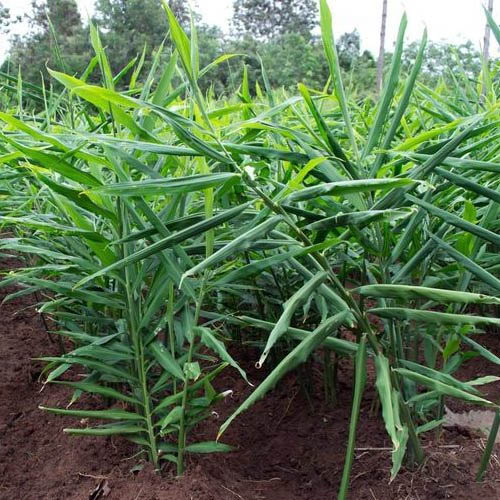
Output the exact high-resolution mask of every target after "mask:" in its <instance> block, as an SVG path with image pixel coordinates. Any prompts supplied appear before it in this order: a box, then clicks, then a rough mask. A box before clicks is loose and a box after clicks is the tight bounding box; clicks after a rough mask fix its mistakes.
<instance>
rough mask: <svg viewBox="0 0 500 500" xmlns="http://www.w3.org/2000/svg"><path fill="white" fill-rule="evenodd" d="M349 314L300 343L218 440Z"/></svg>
mask: <svg viewBox="0 0 500 500" xmlns="http://www.w3.org/2000/svg"><path fill="white" fill-rule="evenodd" d="M347 316H348V313H347V312H341V313H338V314H336V315H335V316H332V317H331V318H329V319H327V320H326V321H324V322H322V323H321V324H320V325H319V326H318V328H316V330H314V331H313V332H311V333H310V334H309V335H307V337H305V338H304V340H302V342H300V344H298V345H297V346H296V347H295V348H294V349H293V350H292V351H291V352H290V353H289V354H287V356H285V358H284V359H283V360H282V361H280V363H279V364H278V366H276V368H274V369H273V371H272V372H271V373H270V374H269V375H268V376H267V377H266V378H265V379H264V381H263V382H261V384H260V385H259V386H258V387H257V388H256V389H255V390H254V391H253V392H252V394H251V395H250V396H249V397H248V398H247V399H246V400H245V401H244V402H243V403H242V404H241V405H240V406H239V407H238V408H237V409H236V411H234V412H233V413H232V414H231V416H230V417H229V418H228V419H227V420H226V421H225V422H224V423H223V424H222V426H221V428H220V430H219V433H218V435H217V439H219V438H220V436H221V435H222V434H223V433H224V432H225V431H226V429H227V428H228V427H229V425H230V424H231V422H232V421H233V420H234V419H235V418H236V417H237V416H238V415H239V414H241V413H243V412H244V411H245V410H248V409H249V408H250V407H251V406H252V405H253V404H254V403H255V402H256V401H258V400H259V399H261V398H262V397H264V395H265V394H266V393H267V392H269V391H270V390H271V389H272V388H273V387H274V386H275V385H276V384H277V383H278V381H279V380H280V379H281V378H282V377H283V376H284V375H285V374H286V373H288V372H289V371H290V370H293V369H294V368H295V367H296V366H298V365H300V364H301V363H304V362H305V361H306V360H307V358H308V357H309V356H310V354H311V353H312V352H313V351H314V349H316V348H317V347H318V346H319V345H321V344H322V343H323V341H324V340H325V338H326V337H328V335H329V334H330V333H331V332H332V331H333V330H335V329H336V328H338V327H339V326H340V325H341V324H342V323H343V322H344V321H345V320H346V318H347Z"/></svg>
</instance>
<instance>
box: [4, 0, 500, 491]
mask: <svg viewBox="0 0 500 500" xmlns="http://www.w3.org/2000/svg"><path fill="white" fill-rule="evenodd" d="M165 9H166V12H167V18H168V22H169V26H170V35H171V37H172V40H173V42H174V44H175V47H176V50H175V52H174V53H173V54H172V56H171V58H170V63H169V64H168V65H167V67H166V68H164V70H163V72H160V70H159V67H160V66H159V61H160V51H159V52H158V53H157V55H156V59H155V61H154V64H153V67H152V69H151V72H150V74H149V75H147V76H146V77H145V79H144V83H143V84H142V86H138V85H137V78H138V70H137V69H136V71H135V73H134V78H133V82H132V84H131V88H130V91H128V92H123V93H118V92H116V91H115V90H114V81H115V79H116V78H117V77H116V76H113V75H112V74H111V71H110V69H109V68H110V66H109V63H108V61H107V57H106V53H105V50H104V49H103V47H102V45H101V42H100V39H99V33H98V30H97V29H96V28H95V27H92V30H91V39H92V45H93V47H94V50H95V52H96V58H97V62H98V64H97V66H98V67H99V68H100V71H101V75H102V86H95V85H88V84H87V83H86V79H87V77H88V75H89V72H91V71H94V69H93V67H92V68H90V69H89V71H88V72H86V73H85V74H84V75H83V76H81V77H80V78H77V77H74V76H70V75H66V74H64V73H61V72H59V71H54V70H51V72H50V73H51V75H52V77H53V79H54V81H55V82H58V83H59V84H60V85H62V86H63V87H64V90H62V91H61V92H59V93H58V92H56V91H55V90H50V91H48V92H41V90H40V89H37V88H36V87H33V86H26V88H24V85H23V82H22V79H20V78H19V79H18V81H17V89H18V92H17V93H16V96H17V98H18V99H17V102H16V100H15V99H14V100H12V98H7V97H6V95H5V96H3V99H4V100H5V101H8V102H9V106H10V107H9V109H8V110H7V111H6V112H2V113H0V120H1V121H2V122H3V124H4V125H3V127H2V131H1V133H0V163H1V164H2V166H3V168H2V173H1V176H0V179H1V180H0V182H1V194H2V198H1V199H0V213H1V220H2V225H3V226H4V227H9V228H11V229H12V230H13V231H14V232H15V235H14V236H13V237H11V238H4V239H2V240H1V242H0V247H1V249H2V251H9V252H13V251H14V252H18V253H20V254H23V255H26V259H27V265H26V267H25V268H23V269H21V270H17V271H13V272H11V273H10V274H9V275H8V276H7V277H6V278H5V279H4V280H3V281H2V285H3V286H5V285H7V284H8V283H11V282H12V281H16V282H18V283H21V284H22V285H23V288H21V289H20V291H18V292H15V293H14V294H13V295H11V296H9V297H8V298H12V297H13V296H19V295H20V294H29V293H33V292H34V291H36V292H39V293H41V294H43V298H42V300H41V301H40V303H39V304H38V308H39V310H40V311H41V312H43V313H44V314H46V315H49V316H50V317H51V318H53V320H54V321H55V322H56V324H57V329H56V330H55V333H56V334H57V335H60V336H63V337H65V338H66V339H68V340H69V342H70V344H71V346H72V350H71V351H70V352H68V353H61V355H60V356H57V357H46V358H43V360H44V361H45V362H46V366H45V370H44V374H45V375H46V379H45V383H61V384H65V385H67V386H68V387H69V388H70V389H71V391H72V396H71V399H70V402H69V404H68V405H67V407H65V408H44V409H45V410H47V411H50V412H53V413H57V414H62V415H70V416H74V417H75V419H81V418H89V419H90V421H91V422H92V424H91V425H88V426H86V427H81V426H80V427H78V426H77V427H74V428H70V429H65V432H69V433H71V434H77V435H105V436H107V435H112V434H119V435H122V436H123V437H124V438H125V439H128V440H130V441H132V442H134V443H136V444H137V445H138V446H139V447H140V449H141V450H142V452H143V453H144V455H145V456H147V457H148V459H149V460H150V461H151V462H152V463H153V465H154V466H155V468H157V469H160V468H161V467H162V466H163V463H164V462H165V461H167V462H173V463H174V464H175V466H176V468H177V472H178V474H179V475H181V474H182V473H183V471H184V461H185V459H184V457H185V454H186V453H212V452H226V451H230V450H231V447H230V446H229V445H226V444H223V443H222V442H221V441H219V438H221V437H222V436H223V433H224V431H225V430H226V429H227V427H228V426H229V425H230V424H231V422H232V421H233V420H234V419H235V418H237V417H238V416H239V415H240V414H241V413H242V412H244V411H246V410H249V409H251V407H252V405H253V403H254V402H255V401H257V400H258V399H259V398H261V397H264V396H265V394H266V393H267V392H268V391H269V390H271V389H272V388H273V387H274V386H275V385H276V384H277V383H279V380H280V379H281V378H282V377H283V375H284V374H285V373H287V372H288V371H290V370H292V369H294V368H296V367H297V366H298V365H300V364H301V363H304V362H305V361H306V360H307V359H309V358H311V357H315V358H316V359H317V360H318V362H320V363H323V368H324V383H325V397H326V398H330V399H331V400H332V401H335V400H336V397H335V390H336V389H335V388H336V383H335V377H336V375H335V374H336V365H337V363H338V359H339V357H349V358H352V359H353V361H354V364H355V386H354V394H353V405H352V415H351V421H350V425H349V439H348V445H347V450H346V460H345V468H344V473H343V477H342V482H341V486H340V491H339V498H345V497H346V495H347V491H348V486H349V477H350V470H351V466H352V462H353V456H354V455H353V452H354V447H355V441H356V426H357V422H358V419H359V410H360V403H361V400H362V397H363V390H364V387H365V385H366V364H367V359H368V358H371V359H373V360H374V362H375V366H376V388H377V391H378V395H379V400H380V407H381V414H382V418H383V419H384V422H385V426H386V430H387V433H388V435H389V437H390V439H391V442H392V445H393V454H392V458H393V468H392V478H394V477H395V476H396V474H397V472H398V471H399V469H400V467H401V465H402V464H403V460H405V458H406V460H407V463H408V465H409V466H411V465H412V464H417V463H420V462H421V461H422V459H423V450H422V447H421V445H420V436H421V435H422V434H423V433H424V432H429V431H431V430H432V429H435V428H437V427H439V426H440V425H441V424H442V415H443V407H444V401H445V398H458V399H462V400H465V401H467V402H469V403H471V404H477V405H482V406H489V407H492V408H498V402H495V401H488V400H486V399H485V398H484V397H483V395H482V394H481V392H480V391H479V390H478V389H477V386H479V385H482V384H485V383H489V382H491V381H494V380H496V379H497V378H496V377H483V378H481V379H478V380H474V381H467V382H462V381H459V380H458V379H456V378H455V377H454V376H453V374H454V373H455V372H456V371H457V370H458V369H459V367H460V366H461V365H462V364H463V363H466V362H467V360H468V359H469V358H470V357H472V356H483V357H485V358H486V359H487V360H489V361H490V362H492V363H495V364H499V363H500V359H499V358H498V357H497V356H496V354H495V353H492V352H490V351H488V350H487V349H486V348H485V347H483V346H481V345H480V344H479V343H478V342H477V341H476V340H474V337H475V335H476V334H477V333H479V332H482V331H483V328H498V326H499V324H500V320H499V319H498V305H499V302H500V300H499V299H498V293H499V291H500V279H499V277H498V269H499V264H500V263H499V260H498V247H499V246H500V237H499V236H498V229H499V226H498V220H499V218H498V210H499V200H500V194H499V186H498V184H499V182H498V179H499V177H498V173H499V171H500V164H499V163H498V155H499V145H498V144H499V143H498V133H496V130H497V128H498V123H499V120H500V111H499V107H498V103H497V96H498V79H497V78H496V70H497V69H498V68H497V67H496V68H493V69H491V70H490V69H489V68H488V67H487V66H486V65H484V69H483V73H482V75H481V76H480V80H479V81H470V77H469V76H468V75H466V74H458V75H455V77H456V81H457V82H458V85H462V86H460V88H459V87H458V85H457V87H455V88H449V87H447V86H445V84H444V83H440V84H439V85H438V87H437V88H435V89H429V88H426V87H425V86H423V85H421V84H420V83H419V82H418V72H419V70H420V66H421V64H422V61H423V58H424V50H425V45H426V35H425V34H424V36H423V38H422V42H421V49H420V52H419V55H418V57H417V60H416V64H415V66H414V67H413V69H412V72H411V74H410V75H403V74H401V64H400V63H401V60H400V59H401V54H402V47H403V40H404V34H405V29H406V25H407V20H406V17H403V19H402V21H401V24H400V30H399V35H398V39H397V42H396V48H395V52H394V56H393V62H392V65H391V69H390V72H389V74H388V76H387V79H386V84H385V88H384V90H383V92H382V94H381V96H380V99H379V100H378V102H376V103H373V102H372V101H371V100H367V101H366V102H360V101H357V100H356V99H355V98H354V97H352V96H349V95H347V94H346V93H345V91H344V87H343V84H342V79H341V75H340V72H339V70H338V61H337V55H336V49H335V44H334V39H333V33H332V29H331V14H330V11H329V9H328V7H327V4H326V2H324V1H322V2H321V25H322V32H323V41H324V46H325V53H326V57H327V60H328V63H329V65H330V69H331V73H332V74H331V83H332V86H333V93H330V92H329V91H328V86H327V87H326V88H325V90H323V91H318V90H315V89H308V88H306V87H305V86H303V85H299V93H298V95H296V96H290V95H286V94H285V93H283V92H281V91H279V90H278V91H276V90H272V89H270V88H269V87H268V88H266V89H264V91H261V90H260V89H259V91H258V92H257V97H255V98H254V97H252V95H251V92H250V89H249V85H248V81H247V80H246V76H245V73H244V79H243V81H242V84H241V88H240V92H238V93H237V94H236V95H234V96H232V97H231V98H229V99H228V100H226V101H223V102H218V101H215V100H213V99H212V98H211V97H210V94H209V95H203V94H202V93H201V91H200V89H199V87H198V84H197V81H198V78H199V77H200V76H201V75H202V74H205V73H207V72H209V71H210V69H211V68H213V67H214V66H216V65H217V64H220V63H222V62H224V61H225V60H226V59H227V57H230V56H227V57H224V58H220V59H219V60H217V61H215V62H214V63H213V64H211V65H210V66H209V67H207V68H204V69H199V68H198V62H197V53H198V48H197V38H196V36H195V33H196V31H195V29H194V27H192V31H191V37H188V36H187V35H186V34H185V33H184V32H183V30H182V28H181V27H180V26H179V25H178V23H177V21H176V20H175V18H174V17H173V15H172V14H171V12H170V11H169V8H168V6H167V5H165ZM490 23H493V24H494V21H493V20H492V19H490ZM495 27H496V25H495ZM497 31H498V30H497ZM494 33H495V34H496V32H495V31H494ZM95 70H96V69H95ZM263 70H264V69H263ZM264 71H265V70H264ZM264 76H265V73H264ZM120 77H121V76H120ZM264 81H266V79H265V78H264ZM483 82H485V87H484V88H485V93H484V94H483V93H482V88H483ZM8 85H9V86H12V81H10V80H9V83H8ZM32 95H35V96H36V97H37V99H36V100H35V101H36V102H35V101H33V102H34V104H33V105H30V104H29V103H30V98H31V96H32ZM259 95H260V96H259ZM375 318H379V320H378V321H376V320H375ZM381 325H382V326H381ZM341 326H342V327H343V328H341ZM345 329H348V330H350V331H352V332H353V333H354V334H355V337H356V341H351V340H346V339H345V338H342V332H343V331H345ZM238 336H241V339H242V341H243V344H244V345H245V343H247V342H252V343H253V344H255V343H256V344H257V345H258V346H259V347H260V349H261V352H262V354H261V356H260V358H259V359H256V360H255V362H256V365H257V367H258V368H260V367H262V366H264V365H270V373H269V375H268V376H267V377H266V378H265V379H264V381H263V382H262V383H261V384H260V385H259V386H258V387H255V388H254V389H253V392H252V393H251V395H250V396H249V397H248V398H247V400H245V401H244V402H243V403H242V404H241V405H240V406H239V407H238V408H237V409H236V410H235V411H234V413H233V414H232V415H231V416H230V417H229V418H228V419H227V420H226V421H225V422H224V423H223V424H222V426H221V428H220V432H219V436H218V437H217V440H214V441H210V442H196V441H195V436H192V433H191V430H192V429H193V428H194V427H195V426H196V425H197V424H199V423H200V422H202V421H203V420H204V419H205V418H207V416H209V415H210V413H211V411H212V408H213V406H214V405H216V404H217V402H218V401H220V400H221V399H223V398H224V397H226V396H227V394H228V393H227V392H222V393H218V392H217V391H216V390H215V389H214V386H213V384H212V382H213V380H214V379H215V378H216V377H217V376H218V375H219V374H220V373H221V372H222V370H224V369H227V368H228V367H232V368H233V369H236V370H238V371H239V373H240V374H241V376H242V377H243V378H244V379H246V374H245V372H244V371H243V370H242V368H241V367H240V365H239V364H238V359H233V357H232V356H231V354H230V352H231V349H229V346H230V345H231V343H232V342H233V341H235V340H236V338H237V337H238ZM320 349H321V350H322V352H323V356H322V357H318V356H317V355H318V353H319V350H320ZM70 369H73V371H72V372H71V371H69V370H70ZM66 372H68V373H73V374H75V373H76V374H77V375H78V376H77V377H74V376H71V377H69V378H64V374H65V373H66ZM303 376H304V375H303ZM84 393H93V394H99V395H101V396H103V398H104V400H105V401H106V402H107V406H106V409H102V410H86V409H82V408H80V407H79V405H78V400H79V399H80V398H81V396H82V394H84ZM75 406H78V409H74V407H75ZM99 419H102V420H103V421H104V422H105V423H102V424H97V423H95V422H96V421H98V420H99ZM497 420H498V419H497ZM491 439H493V441H494V436H493V437H492V438H490V440H491ZM493 441H491V442H493ZM490 454H491V447H487V450H486V452H485V456H484V457H483V461H482V463H481V465H480V469H479V472H478V478H481V477H482V476H483V474H484V471H485V469H486V467H487V464H488V460H489V455H490Z"/></svg>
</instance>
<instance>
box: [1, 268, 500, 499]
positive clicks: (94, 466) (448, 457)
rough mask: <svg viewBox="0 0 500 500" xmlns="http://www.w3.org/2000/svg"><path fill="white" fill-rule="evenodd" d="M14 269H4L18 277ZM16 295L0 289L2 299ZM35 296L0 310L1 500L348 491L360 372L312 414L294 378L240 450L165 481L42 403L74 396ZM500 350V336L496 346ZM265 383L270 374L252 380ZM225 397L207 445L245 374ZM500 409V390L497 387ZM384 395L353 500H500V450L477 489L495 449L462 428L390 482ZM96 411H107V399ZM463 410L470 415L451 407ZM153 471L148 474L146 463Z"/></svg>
mask: <svg viewBox="0 0 500 500" xmlns="http://www.w3.org/2000/svg"><path fill="white" fill-rule="evenodd" d="M16 265H18V263H16V261H14V260H12V259H8V260H7V261H4V262H3V268H4V269H5V268H13V267H15V266H16ZM13 290H14V289H13V288H6V289H3V288H2V289H0V292H1V294H0V300H1V299H3V297H4V296H5V295H6V293H9V292H12V291H13ZM33 304H34V298H33V297H32V296H26V297H22V298H19V299H17V300H14V301H12V302H9V303H7V304H5V305H3V306H2V308H1V309H0V317H1V319H2V324H1V325H0V388H1V391H0V498H1V499H37V500H38V499H51V500H54V499H82V500H86V499H96V498H104V496H105V497H106V498H108V499H120V500H128V499H130V500H134V499H142V500H146V499H171V500H191V499H193V500H211V499H214V500H219V499H223V500H225V499H227V500H238V499H239V500H265V499H273V500H285V499H286V500H305V499H307V500H311V499H321V500H322V499H334V498H336V492H337V489H338V484H339V481H340V477H341V473H342V467H343V459H344V452H345V446H346V440H347V430H348V421H349V414H350V400H351V391H352V387H351V380H352V367H351V366H350V365H349V364H348V363H345V364H343V365H342V366H341V373H340V380H341V386H340V395H339V405H338V406H337V407H336V408H333V409H332V408H330V407H328V406H326V405H324V404H323V402H322V400H323V399H322V397H321V391H320V388H319V387H318V390H317V394H316V393H314V392H313V394H312V395H311V404H312V410H311V408H310V405H309V403H308V402H307V399H306V398H305V396H304V393H303V391H301V390H300V388H299V384H298V382H297V375H296V374H290V375H289V376H288V377H286V378H285V379H284V381H283V382H282V383H281V384H280V385H279V387H278V388H277V389H276V390H275V391H274V392H272V393H270V394H269V395H268V397H267V398H266V399H264V400H262V401H260V402H259V403H257V405H256V406H255V408H254V410H253V411H249V412H247V413H245V414H244V415H242V416H241V417H240V418H239V419H237V420H236V421H235V422H234V424H233V425H232V427H230V428H229V429H228V431H227V432H226V434H225V436H224V439H223V440H224V442H226V443H230V444H232V445H234V446H236V447H237V451H235V452H233V453H230V454H224V455H210V456H207V455H202V456H196V457H194V458H190V459H189V461H188V464H187V465H188V467H187V473H186V475H185V477H184V478H183V479H175V478H174V474H173V471H172V470H166V471H164V473H163V475H162V476H159V475H157V474H154V473H153V472H152V471H151V470H150V469H149V468H148V467H147V466H145V467H144V468H143V469H142V470H137V468H135V469H134V466H137V464H138V460H139V458H138V457H136V456H134V454H135V452H136V450H135V449H134V447H133V446H131V445H129V444H127V443H126V442H124V441H123V440H121V439H119V438H75V437H70V436H67V435H65V434H63V433H62V429H63V428H64V427H67V426H68V425H71V424H74V422H72V420H71V419H66V418H64V417H58V416H55V415H49V414H47V413H45V412H42V411H40V410H39V409H38V405H40V404H42V405H46V406H64V404H65V403H66V402H67V397H68V392H67V389H65V388H64V387H60V386H50V387H46V388H45V389H44V390H43V391H41V392H40V390H41V388H42V385H41V384H40V382H39V380H38V378H39V374H40V371H41V367H42V365H41V364H40V363H39V362H37V361H34V360H33V358H36V357H38V356H41V355H51V354H57V346H56V345H55V344H51V343H50V342H49V341H48V339H47V336H46V333H45V331H44V328H43V325H42V322H41V320H40V317H39V316H38V315H37V314H36V312H35V311H34V309H33ZM483 342H484V344H486V345H487V346H488V347H489V348H490V349H492V350H493V352H496V353H497V354H498V353H499V352H500V336H499V335H498V334H497V335H494V336H493V335H489V336H485V338H484V341H483ZM252 365H253V361H252V360H251V359H249V360H248V366H247V368H248V369H249V372H250V376H251V378H252V379H253V380H254V381H258V379H259V378H261V377H262V376H263V375H262V374H261V373H255V372H254V371H252V369H251V366H252ZM485 374H490V375H500V369H499V367H495V366H493V365H492V364H489V363H485V362H484V361H483V360H481V359H474V360H472V361H470V362H469V363H468V364H467V366H466V367H465V369H464V370H463V371H462V373H461V376H463V377H464V378H466V379H471V378H474V377H477V376H481V375H485ZM220 384H221V388H232V389H234V393H235V394H234V396H233V398H232V399H230V400H228V401H226V402H225V403H224V404H223V405H221V407H220V408H218V411H219V414H220V419H219V420H218V421H215V420H214V421H212V422H208V423H206V424H204V426H203V429H200V430H199V431H198V435H197V436H196V437H197V438H200V439H202V438H203V439H214V437H215V434H216V431H217V428H218V425H219V424H220V422H221V421H222V420H223V419H224V417H226V416H227V415H228V414H229V413H230V412H231V410H232V409H234V407H235V406H236V405H237V404H238V403H240V402H241V401H242V400H243V399H244V398H245V397H246V395H247V394H248V392H249V388H248V387H247V386H246V385H245V383H244V382H243V381H241V380H240V379H239V378H238V376H237V374H233V373H230V372H228V373H227V374H226V375H225V378H223V380H221V381H220ZM486 393H487V395H488V396H489V397H490V398H493V399H494V400H496V401H500V384H499V383H495V384H490V385H489V386H488V387H487V388H486ZM373 398H374V392H373V390H371V389H368V390H367V392H366V393H365V398H364V402H363V408H362V414H361V419H360V425H359V428H358V440H357V450H356V457H355V463H354V467H353V473H352V480H351V493H350V498H353V499H360V500H361V499H421V500H427V499H446V498H453V499H458V500H460V499H464V500H465V499H468V500H470V499H481V500H487V499H498V498H500V461H499V458H500V452H499V451H500V450H498V448H497V450H496V455H495V457H494V460H493V463H492V464H491V466H490V470H489V472H488V475H487V477H486V480H485V481H484V482H483V483H481V484H478V483H475V481H474V474H475V472H476V470H477V466H478V463H479V459H480V456H481V452H482V448H483V447H484V443H485V439H484V438H483V437H480V436H472V435H470V434H468V433H466V432H464V431H463V430H459V429H451V430H444V431H443V433H442V434H441V437H440V439H438V438H437V436H436V434H435V433H428V434H427V436H428V437H427V439H426V440H425V441H424V443H423V444H424V446H425V452H426V459H425V462H424V464H423V465H422V466H421V467H420V468H418V469H417V470H408V469H403V470H402V471H401V473H400V474H399V476H398V477H397V479H396V480H394V481H393V482H392V483H390V484H389V471H390V451H389V447H390V442H389V439H388V437H387V434H386V433H385V430H384V427H383V424H382V423H381V420H380V418H378V417H374V416H371V414H370V407H371V405H372V401H373ZM86 403H90V404H93V405H94V406H98V405H99V403H98V401H97V400H87V401H86ZM451 407H452V408H453V409H454V410H457V409H460V408H462V407H463V406H461V405H454V406H453V405H451ZM139 465H140V466H142V465H143V464H140V463H139Z"/></svg>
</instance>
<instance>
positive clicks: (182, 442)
mask: <svg viewBox="0 0 500 500" xmlns="http://www.w3.org/2000/svg"><path fill="white" fill-rule="evenodd" d="M206 278H207V272H205V276H204V277H203V281H202V283H201V288H200V295H199V296H198V301H197V303H196V309H195V313H194V322H193V326H194V327H196V325H197V324H198V320H199V318H200V311H201V305H202V303H203V297H204V294H205V281H206ZM194 339H195V334H194V331H191V338H190V340H189V351H188V356H187V360H186V363H191V362H192V359H193V350H194V345H195V342H194ZM188 392H189V378H188V375H187V374H186V373H185V375H184V387H183V388H182V403H181V407H182V412H181V416H180V420H179V435H178V442H177V475H178V476H182V475H183V474H184V450H185V448H186V411H187V406H188Z"/></svg>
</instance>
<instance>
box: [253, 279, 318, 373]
mask: <svg viewBox="0 0 500 500" xmlns="http://www.w3.org/2000/svg"><path fill="white" fill-rule="evenodd" d="M327 278H328V274H327V273H326V271H323V272H319V273H317V274H316V275H315V276H313V277H312V278H311V279H310V280H309V281H307V282H306V283H304V285H302V287H301V288H300V289H299V290H297V291H296V292H295V293H294V294H293V295H292V296H291V297H290V298H289V299H288V300H287V301H286V302H285V304H283V313H282V315H281V316H280V319H279V320H278V322H277V323H276V326H275V327H274V328H273V330H272V331H271V333H270V334H269V337H268V339H267V342H266V346H265V347H264V352H263V353H262V355H261V357H260V359H259V361H258V362H257V365H256V366H257V368H260V367H261V366H262V365H263V363H264V361H265V360H266V358H267V356H268V355H269V352H270V351H271V348H272V347H273V346H274V344H275V343H276V342H277V341H278V339H279V338H280V337H281V336H282V335H283V334H284V333H285V332H286V331H287V329H288V327H289V326H290V321H291V320H292V318H293V315H294V313H295V311H296V310H297V308H298V307H299V306H300V305H301V304H303V303H304V302H305V301H306V300H307V299H308V298H309V296H310V295H311V294H312V293H313V292H314V291H315V290H316V288H318V287H319V286H320V285H321V284H322V283H323V282H324V281H325V280H326V279H327Z"/></svg>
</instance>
